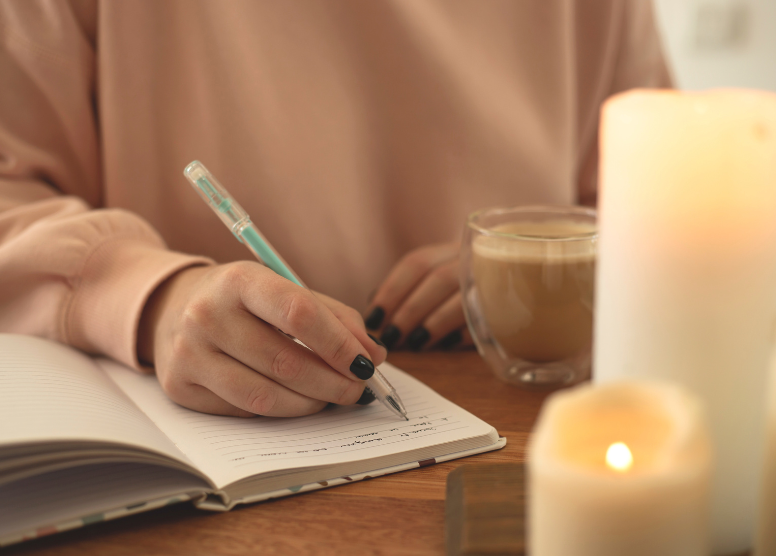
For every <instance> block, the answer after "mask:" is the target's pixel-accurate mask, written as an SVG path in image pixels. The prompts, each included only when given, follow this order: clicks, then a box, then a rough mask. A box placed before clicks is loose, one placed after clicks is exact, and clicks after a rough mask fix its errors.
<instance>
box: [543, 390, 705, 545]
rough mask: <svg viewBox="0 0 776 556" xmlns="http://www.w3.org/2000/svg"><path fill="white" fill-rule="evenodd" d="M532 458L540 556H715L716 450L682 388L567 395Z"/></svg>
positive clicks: (553, 407)
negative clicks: (711, 541) (711, 522)
mask: <svg viewBox="0 0 776 556" xmlns="http://www.w3.org/2000/svg"><path fill="white" fill-rule="evenodd" d="M528 450H529V451H528V467H529V493H528V500H529V517H528V523H529V535H528V542H529V546H530V551H531V555H532V556H624V555H627V556H656V555H660V556H674V555H675V556H708V528H707V524H708V486H709V478H710V461H711V456H710V450H709V441H708V435H707V431H706V426H705V422H704V420H703V415H702V412H701V410H700V405H699V403H698V402H697V400H696V399H695V398H694V397H692V396H691V395H689V394H687V393H686V392H685V391H684V390H682V389H681V388H680V387H678V386H676V385H672V384H669V383H660V382H651V381H643V382H636V381H625V382H612V383H610V384H606V385H603V386H596V387H594V386H591V385H589V384H588V385H583V386H579V387H577V388H574V389H571V390H565V391H561V392H558V393H556V394H554V395H553V396H552V397H550V398H549V400H548V401H547V403H546V404H545V406H544V409H543V410H542V412H541V415H540V416H539V420H538V422H537V425H536V428H535V430H534V433H533V436H532V437H531V441H530V444H529V448H528Z"/></svg>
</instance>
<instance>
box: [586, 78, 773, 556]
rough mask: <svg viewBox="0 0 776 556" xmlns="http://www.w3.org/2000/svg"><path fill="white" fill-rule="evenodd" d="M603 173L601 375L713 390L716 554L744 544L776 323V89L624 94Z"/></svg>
mask: <svg viewBox="0 0 776 556" xmlns="http://www.w3.org/2000/svg"><path fill="white" fill-rule="evenodd" d="M600 172H601V191H600V203H599V231H600V239H599V250H598V256H599V263H598V264H599V266H598V275H597V284H596V308H595V315H596V323H595V344H594V364H593V369H594V370H593V375H594V381H596V382H597V383H602V382H606V381H609V380H612V379H619V378H623V377H657V378H667V379H672V380H676V381H678V382H680V383H681V384H683V385H685V386H686V387H688V388H689V389H690V390H691V391H693V392H695V393H696V394H698V395H699V396H700V397H701V399H702V400H703V401H704V402H705V404H706V406H707V408H708V414H709V423H710V429H711V435H712V440H713V443H714V448H715V453H716V459H715V462H714V468H715V472H714V479H713V483H712V553H713V554H729V553H736V552H741V551H743V550H746V549H748V548H750V547H751V546H752V537H753V530H754V524H755V514H756V508H757V496H758V490H759V484H760V478H761V466H762V453H763V441H762V440H763V429H764V419H765V411H764V408H765V397H764V390H765V386H766V374H767V372H766V371H767V368H768V357H769V354H770V351H771V340H772V336H773V329H774V324H776V323H775V321H774V319H775V317H776V95H774V94H772V93H766V92H754V91H712V92H708V93H680V92H669V91H659V92H658V91H652V92H647V91H634V92H630V93H626V94H623V95H619V96H617V97H614V98H613V99H610V100H609V101H607V103H606V104H605V106H604V109H603V113H602V121H601V169H600ZM773 494H774V495H776V493H773Z"/></svg>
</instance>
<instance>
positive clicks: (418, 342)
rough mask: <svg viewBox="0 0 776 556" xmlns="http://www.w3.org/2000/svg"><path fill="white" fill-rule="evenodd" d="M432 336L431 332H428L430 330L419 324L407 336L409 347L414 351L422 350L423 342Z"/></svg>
mask: <svg viewBox="0 0 776 556" xmlns="http://www.w3.org/2000/svg"><path fill="white" fill-rule="evenodd" d="M430 337H431V334H429V333H428V330H426V329H425V328H424V327H422V326H418V327H417V328H416V329H415V330H413V331H412V333H411V334H410V335H409V336H407V347H408V348H410V349H411V350H412V351H420V349H421V348H422V347H423V344H425V343H426V342H428V339H429V338H430Z"/></svg>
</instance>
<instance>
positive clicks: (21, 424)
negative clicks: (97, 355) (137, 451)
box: [0, 334, 190, 465]
mask: <svg viewBox="0 0 776 556" xmlns="http://www.w3.org/2000/svg"><path fill="white" fill-rule="evenodd" d="M129 372H131V371H129ZM63 440H72V441H98V442H100V441H103V442H118V443H121V444H124V445H130V446H140V447H143V448H144V449H147V450H152V451H156V452H158V453H161V454H164V455H167V456H170V457H171V458H174V459H177V460H180V461H184V462H186V460H185V457H184V456H183V454H181V452H180V451H179V450H177V449H176V448H175V445H174V444H173V443H172V442H171V441H170V439H168V438H167V437H166V436H164V434H163V433H162V432H161V431H160V430H159V429H158V428H157V427H156V426H155V425H154V424H153V422H151V421H150V420H149V419H148V417H146V416H145V415H144V414H143V412H142V411H140V410H139V409H138V408H137V407H136V406H135V405H134V404H133V403H132V401H131V400H129V399H128V398H127V396H126V395H124V393H122V392H121V390H119V389H118V388H117V387H116V385H115V384H114V383H113V382H112V381H111V380H109V379H108V378H107V377H106V376H105V374H104V373H103V372H102V371H101V370H100V369H99V367H97V366H96V365H95V364H94V361H93V360H92V359H90V358H89V357H87V356H86V355H84V354H83V353H81V352H79V351H76V350H74V349H72V348H69V347H67V346H64V345H62V344H58V343H55V342H51V341H48V340H43V339H41V338H34V337H32V336H22V335H18V334H0V446H3V445H10V444H15V443H31V442H52V441H63ZM0 453H2V452H0ZM186 463H187V464H189V465H190V463H189V462H186Z"/></svg>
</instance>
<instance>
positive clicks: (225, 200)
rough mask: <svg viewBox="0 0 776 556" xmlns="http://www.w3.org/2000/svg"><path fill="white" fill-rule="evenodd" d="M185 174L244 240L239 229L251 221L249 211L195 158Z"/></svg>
mask: <svg viewBox="0 0 776 556" xmlns="http://www.w3.org/2000/svg"><path fill="white" fill-rule="evenodd" d="M183 175H184V176H186V179H187V180H189V182H190V183H191V185H192V187H194V189H195V190H196V191H197V193H199V196H200V197H202V199H204V201H205V202H206V203H207V204H208V205H210V208H212V209H213V211H214V212H215V213H216V214H217V215H218V217H219V218H220V219H221V220H222V221H223V222H224V224H226V226H227V227H228V228H229V229H230V230H232V233H233V234H234V235H235V236H237V239H239V240H240V241H242V238H241V237H240V235H239V234H238V231H239V230H240V228H241V227H242V225H243V224H245V223H246V222H249V221H250V219H249V218H248V213H246V212H245V210H243V208H242V207H241V206H240V205H239V204H238V203H237V201H235V200H234V199H233V198H232V196H231V195H229V192H228V191H227V190H226V189H224V186H223V185H221V184H220V183H219V181H218V180H217V179H216V178H214V177H213V174H211V173H210V172H209V171H208V169H207V168H205V166H204V165H203V164H202V163H201V162H200V161H199V160H195V161H194V162H192V163H191V164H189V165H188V166H186V169H185V170H183Z"/></svg>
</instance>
